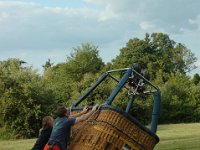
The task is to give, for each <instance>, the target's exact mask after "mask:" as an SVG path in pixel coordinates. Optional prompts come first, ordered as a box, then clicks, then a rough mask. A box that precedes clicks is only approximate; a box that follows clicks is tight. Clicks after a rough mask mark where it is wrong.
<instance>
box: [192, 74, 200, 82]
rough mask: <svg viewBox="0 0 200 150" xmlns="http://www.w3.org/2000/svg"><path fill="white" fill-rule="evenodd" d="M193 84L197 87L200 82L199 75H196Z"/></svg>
mask: <svg viewBox="0 0 200 150" xmlns="http://www.w3.org/2000/svg"><path fill="white" fill-rule="evenodd" d="M192 82H193V83H194V84H195V85H197V84H198V83H199V82H200V76H199V74H198V73H195V74H194V76H193V78H192Z"/></svg>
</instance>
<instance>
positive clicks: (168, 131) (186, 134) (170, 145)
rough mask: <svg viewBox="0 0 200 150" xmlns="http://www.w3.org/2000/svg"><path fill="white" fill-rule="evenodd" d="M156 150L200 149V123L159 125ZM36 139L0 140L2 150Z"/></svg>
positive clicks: (26, 148)
mask: <svg viewBox="0 0 200 150" xmlns="http://www.w3.org/2000/svg"><path fill="white" fill-rule="evenodd" d="M157 134H158V136H159V137H160V142H159V144H157V145H156V147H155V150H200V123H192V124H169V125H159V126H158V132H157ZM35 140H36V139H28V140H10V141H0V150H30V149H31V147H32V146H33V144H34V142H35Z"/></svg>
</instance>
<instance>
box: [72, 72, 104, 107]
mask: <svg viewBox="0 0 200 150" xmlns="http://www.w3.org/2000/svg"><path fill="white" fill-rule="evenodd" d="M107 76H108V73H107V72H106V73H104V74H103V75H102V76H101V78H99V80H98V81H97V82H96V83H95V84H94V85H93V86H92V87H91V88H90V89H89V90H88V91H87V92H86V93H85V94H84V95H83V96H82V97H81V98H79V99H78V100H77V101H76V102H75V103H74V104H73V105H72V108H73V107H76V106H78V104H80V103H81V102H82V101H83V100H84V99H85V98H86V97H87V96H88V95H89V94H90V93H91V92H92V91H93V90H94V89H95V88H96V87H97V86H98V85H99V84H100V83H101V82H102V81H103V80H105V78H106V77H107Z"/></svg>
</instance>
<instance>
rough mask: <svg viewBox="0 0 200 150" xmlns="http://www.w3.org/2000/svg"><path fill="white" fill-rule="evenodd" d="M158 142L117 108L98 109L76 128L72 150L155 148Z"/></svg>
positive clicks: (73, 133) (135, 149)
mask: <svg viewBox="0 0 200 150" xmlns="http://www.w3.org/2000/svg"><path fill="white" fill-rule="evenodd" d="M157 143H158V141H157V140H156V139H155V138H154V137H153V136H152V135H150V134H149V133H148V132H146V131H145V130H143V129H142V128H140V127H139V126H138V125H136V124H135V123H134V122H133V121H130V120H128V119H127V118H126V117H124V116H123V115H122V114H120V113H118V112H116V111H113V110H98V111H97V112H95V113H94V114H93V115H92V116H91V117H90V118H89V119H88V120H87V121H84V122H80V123H78V124H75V125H74V127H73V128H72V138H71V142H70V145H69V149H70V150H71V149H72V150H123V149H125V147H128V148H129V149H132V150H153V148H154V146H155V145H156V144H157Z"/></svg>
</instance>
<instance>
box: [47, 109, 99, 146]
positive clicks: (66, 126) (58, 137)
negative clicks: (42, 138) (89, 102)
mask: <svg viewBox="0 0 200 150" xmlns="http://www.w3.org/2000/svg"><path fill="white" fill-rule="evenodd" d="M97 107H98V105H95V106H94V107H93V108H92V111H90V112H87V111H88V108H87V107H84V109H83V110H82V112H80V113H78V114H75V115H71V116H70V111H69V109H66V108H65V107H60V108H58V109H57V111H56V115H57V118H56V119H55V121H54V125H53V130H52V133H51V136H50V138H49V141H48V143H47V144H46V145H45V147H44V150H66V149H67V144H68V142H69V140H70V130H71V126H72V125H74V124H75V123H78V122H80V121H84V120H86V119H88V118H89V117H90V116H91V115H92V114H93V112H94V111H95V110H96V109H97Z"/></svg>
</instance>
